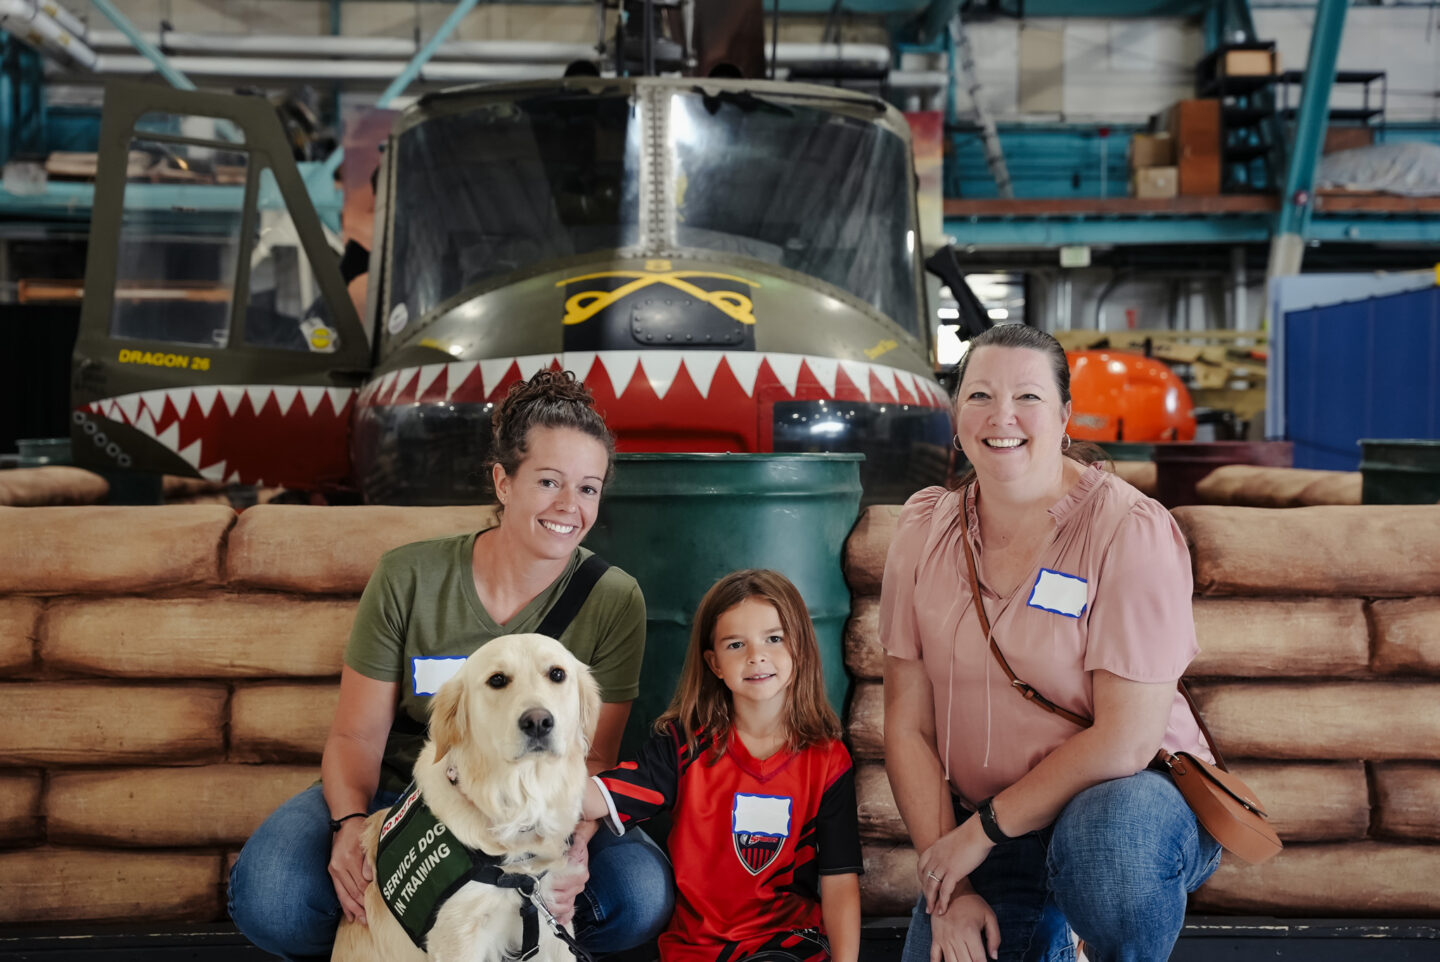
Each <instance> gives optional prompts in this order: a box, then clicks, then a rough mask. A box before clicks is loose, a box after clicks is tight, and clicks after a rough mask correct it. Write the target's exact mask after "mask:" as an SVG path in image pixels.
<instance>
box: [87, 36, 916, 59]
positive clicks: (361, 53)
mask: <svg viewBox="0 0 1440 962" xmlns="http://www.w3.org/2000/svg"><path fill="white" fill-rule="evenodd" d="M141 36H142V37H144V39H145V40H147V41H148V42H150V43H152V44H154V45H155V46H157V47H159V48H161V49H162V50H164V51H165V52H166V53H167V54H171V55H175V56H177V57H183V56H186V55H203V56H215V55H224V56H233V57H294V58H302V59H307V58H323V57H350V58H358V59H369V60H383V59H386V58H392V57H395V58H409V57H410V56H412V55H413V54H414V53H415V50H416V46H415V43H414V42H413V41H411V40H406V39H403V38H400V37H345V36H339V37H334V36H313V37H307V36H293V35H288V34H272V35H265V34H235V35H225V34H202V33H177V32H174V31H168V30H167V31H165V32H164V33H153V32H142V33H141ZM88 39H89V42H90V45H91V46H92V47H94V48H95V49H96V50H128V49H130V47H131V44H130V40H129V39H128V38H127V37H126V36H125V35H124V34H123V33H121V32H119V31H117V30H92V31H91V32H90V35H89V38H88ZM777 57H778V60H779V62H780V63H781V64H782V65H783V64H794V63H802V62H809V61H840V62H843V63H846V64H853V65H856V66H867V67H880V68H885V67H889V66H890V49H889V48H888V47H886V46H885V45H884V44H878V43H864V44H861V43H852V44H834V43H782V44H780V45H779V50H778V52H777ZM595 59H598V54H597V53H596V52H595V47H594V46H593V45H592V44H588V43H556V42H551V41H536V40H448V41H446V42H445V43H442V44H440V45H439V47H437V48H436V50H435V52H434V55H433V57H432V60H469V61H474V60H480V61H485V62H489V63H525V64H536V63H554V64H561V65H563V64H568V63H572V62H574V61H576V60H595Z"/></svg>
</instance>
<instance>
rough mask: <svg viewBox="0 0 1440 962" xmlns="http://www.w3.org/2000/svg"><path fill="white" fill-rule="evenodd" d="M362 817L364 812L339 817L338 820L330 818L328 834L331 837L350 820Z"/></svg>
mask: <svg viewBox="0 0 1440 962" xmlns="http://www.w3.org/2000/svg"><path fill="white" fill-rule="evenodd" d="M364 817H365V813H364V812H351V813H350V814H349V815H341V816H340V817H339V818H332V819H330V834H332V835H333V834H335V833H336V832H338V831H340V826H341V825H343V824H345V823H346V822H348V821H350V819H352V818H364Z"/></svg>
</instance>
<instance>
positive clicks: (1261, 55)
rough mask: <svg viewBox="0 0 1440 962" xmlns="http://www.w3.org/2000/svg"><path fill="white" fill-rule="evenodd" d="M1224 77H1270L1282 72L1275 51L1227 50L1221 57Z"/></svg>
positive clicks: (1277, 54) (1221, 69) (1278, 56)
mask: <svg viewBox="0 0 1440 962" xmlns="http://www.w3.org/2000/svg"><path fill="white" fill-rule="evenodd" d="M1219 66H1220V76H1222V77H1268V76H1270V75H1272V74H1277V73H1279V72H1280V54H1279V53H1278V52H1277V51H1275V50H1227V51H1225V52H1224V53H1223V54H1221V56H1220V64H1219Z"/></svg>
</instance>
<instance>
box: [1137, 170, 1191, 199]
mask: <svg viewBox="0 0 1440 962" xmlns="http://www.w3.org/2000/svg"><path fill="white" fill-rule="evenodd" d="M1130 192H1131V193H1132V194H1134V195H1135V196H1136V197H1174V196H1175V195H1176V194H1177V193H1179V192H1180V172H1179V171H1178V170H1177V169H1176V168H1174V167H1142V168H1141V169H1139V170H1137V171H1135V174H1134V176H1133V177H1131V178H1130Z"/></svg>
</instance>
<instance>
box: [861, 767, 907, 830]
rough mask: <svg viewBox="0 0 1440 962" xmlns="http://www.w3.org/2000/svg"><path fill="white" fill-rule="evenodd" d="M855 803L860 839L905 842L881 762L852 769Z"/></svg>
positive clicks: (897, 809)
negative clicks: (858, 818) (853, 772)
mask: <svg viewBox="0 0 1440 962" xmlns="http://www.w3.org/2000/svg"><path fill="white" fill-rule="evenodd" d="M855 800H856V804H857V806H858V813H859V816H860V837H861V838H864V839H867V840H871V841H875V840H879V841H887V842H909V841H910V835H909V833H908V832H906V830H905V822H904V821H902V820H901V818H900V809H899V808H898V807H896V805H895V795H894V793H892V792H891V791H890V779H889V778H888V777H887V776H886V775H885V765H884V763H883V762H861V763H860V764H859V765H858V766H857V767H856V769H855Z"/></svg>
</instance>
